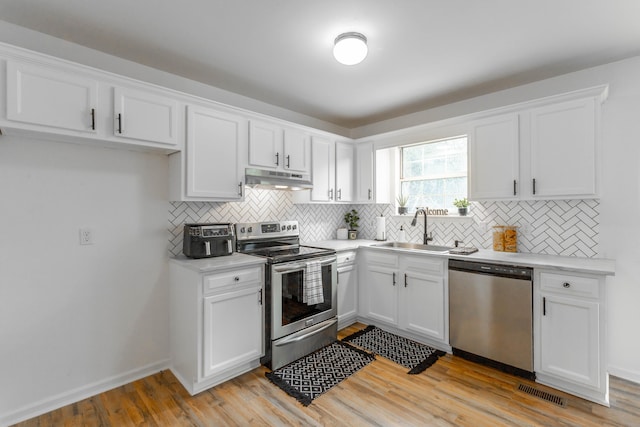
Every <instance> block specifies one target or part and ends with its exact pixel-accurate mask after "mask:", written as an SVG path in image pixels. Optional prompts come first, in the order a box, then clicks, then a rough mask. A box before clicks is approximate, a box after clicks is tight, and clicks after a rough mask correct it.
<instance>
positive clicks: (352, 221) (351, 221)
mask: <svg viewBox="0 0 640 427" xmlns="http://www.w3.org/2000/svg"><path fill="white" fill-rule="evenodd" d="M344 221H345V222H346V223H347V225H348V226H349V239H351V240H354V239H356V238H357V237H358V231H357V230H356V229H357V228H358V221H360V217H359V216H358V211H357V210H355V209H351V210H350V211H347V213H346V214H344Z"/></svg>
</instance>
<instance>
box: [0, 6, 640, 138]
mask: <svg viewBox="0 0 640 427" xmlns="http://www.w3.org/2000/svg"><path fill="white" fill-rule="evenodd" d="M0 17H1V19H2V20H4V21H7V22H10V23H12V24H16V25H20V26H23V27H26V28H29V29H32V30H35V31H39V32H42V33H46V34H49V35H52V36H55V37H58V38H61V39H64V40H68V41H71V42H74V43H77V44H80V45H84V46H87V47H90V48H92V49H96V50H99V51H103V52H106V53H109V54H111V55H115V56H119V57H122V58H125V59H128V60H132V61H135V62H138V63H141V64H144V65H147V66H151V67H154V68H157V69H160V70H164V71H168V72H170V73H173V74H177V75H181V76H184V77H187V78H190V79H193V80H196V81H199V82H202V83H206V84H209V85H212V86H215V87H218V88H221V89H225V90H228V91H231V92H234V93H238V94H241V95H244V96H248V97H251V98H254V99H257V100H260V101H263V102H266V103H269V104H273V105H276V106H279V107H284V108H286V109H289V110H292V111H296V112H298V113H301V114H305V115H307V116H310V117H314V118H317V119H320V120H324V121H326V122H329V123H333V124H335V125H338V126H342V127H345V128H356V127H359V126H363V125H367V124H370V123H374V122H378V121H381V120H386V119H390V118H393V117H398V116H401V115H405V114H409V113H413V112H416V111H421V110H425V109H428V108H432V107H437V106H440V105H444V104H448V103H451V102H455V101H459V100H462V99H467V98H470V97H474V96H478V95H482V94H485V93H490V92H494V91H496V90H500V89H506V88H509V87H514V86H518V85H521V84H525V83H528V82H532V81H536V80H541V79H544V78H548V77H552V76H556V75H560V74H565V73H568V72H572V71H575V70H579V69H583V68H588V67H591V66H595V65H600V64H603V63H607V62H612V61H615V60H619V59H623V58H626V57H630V56H637V55H640V22H639V21H638V17H640V1H638V0H535V1H531V0H529V1H526V0H482V1H477V0H394V1H389V0H352V1H349V0H323V1H311V0H306V1H305V0H180V1H168V0H164V1H158V0H134V1H132V0H108V1H104V0H56V1H51V0H0ZM347 31H357V32H361V33H363V34H364V35H365V36H366V37H367V38H368V44H369V55H368V56H367V58H366V59H365V60H364V62H362V63H361V64H359V65H355V66H345V65H341V64H339V63H337V62H336V61H335V60H334V59H333V57H332V48H333V41H334V39H335V37H336V36H337V35H338V34H340V33H343V32H347Z"/></svg>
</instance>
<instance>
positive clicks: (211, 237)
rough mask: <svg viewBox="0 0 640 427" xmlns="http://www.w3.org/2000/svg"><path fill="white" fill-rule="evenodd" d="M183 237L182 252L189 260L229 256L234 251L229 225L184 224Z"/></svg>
mask: <svg viewBox="0 0 640 427" xmlns="http://www.w3.org/2000/svg"><path fill="white" fill-rule="evenodd" d="M183 237H184V238H183V241H182V252H183V253H184V255H185V256H187V257H189V258H209V257H215V256H223V255H231V254H232V253H233V251H234V249H235V248H234V246H235V244H234V235H233V225H232V224H229V223H222V224H214V223H206V224H204V223H203V224H185V225H184V236H183Z"/></svg>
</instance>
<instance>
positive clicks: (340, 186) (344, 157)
mask: <svg viewBox="0 0 640 427" xmlns="http://www.w3.org/2000/svg"><path fill="white" fill-rule="evenodd" d="M353 169H354V149H353V144H351V143H348V142H336V197H335V200H336V201H337V202H351V201H353V175H354V170H353Z"/></svg>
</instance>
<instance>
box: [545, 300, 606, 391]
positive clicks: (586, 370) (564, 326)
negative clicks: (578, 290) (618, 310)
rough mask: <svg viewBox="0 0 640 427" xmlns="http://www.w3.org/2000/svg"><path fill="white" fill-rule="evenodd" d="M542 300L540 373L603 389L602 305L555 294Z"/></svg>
mask: <svg viewBox="0 0 640 427" xmlns="http://www.w3.org/2000/svg"><path fill="white" fill-rule="evenodd" d="M542 298H543V301H542V305H543V307H542V310H543V314H542V316H541V318H540V347H541V348H540V358H541V360H540V370H541V371H542V372H544V373H547V374H550V375H554V376H556V377H559V378H563V379H566V380H569V381H572V382H575V383H578V384H582V385H587V386H591V387H596V388H598V387H600V385H601V384H600V374H599V372H600V335H599V321H600V319H599V317H600V315H599V312H600V307H599V304H598V303H597V302H592V301H585V300H581V299H578V298H567V297H562V296H556V295H553V294H542Z"/></svg>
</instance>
